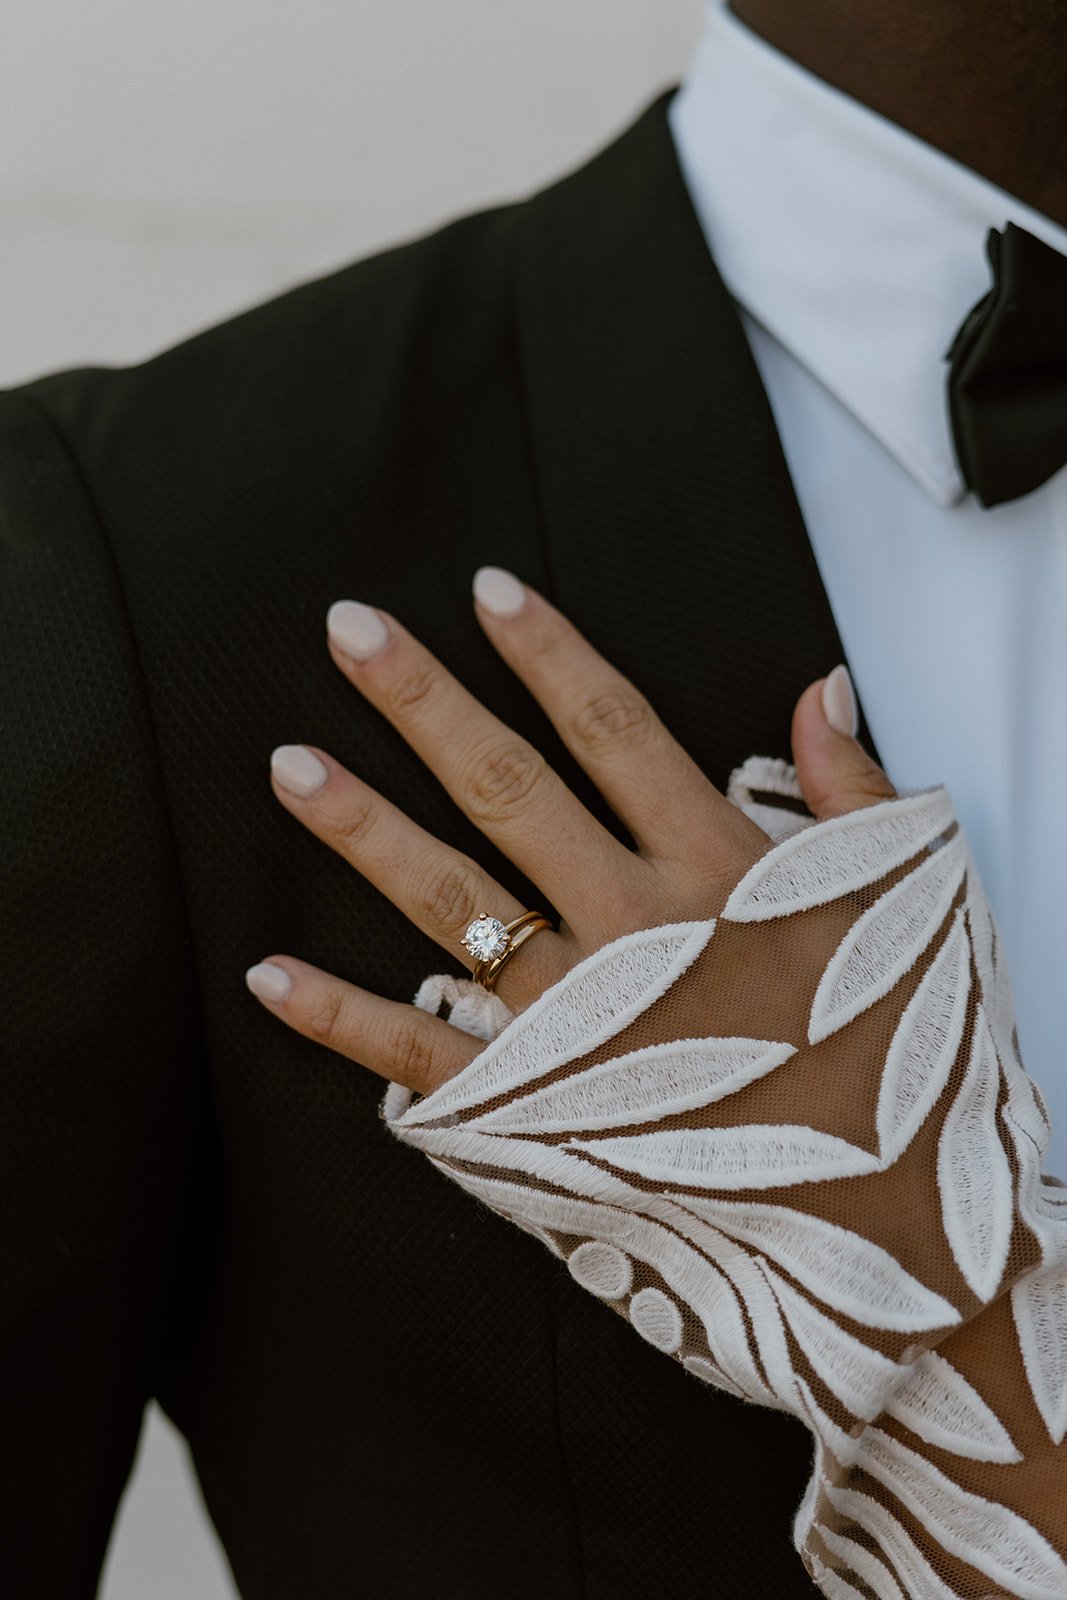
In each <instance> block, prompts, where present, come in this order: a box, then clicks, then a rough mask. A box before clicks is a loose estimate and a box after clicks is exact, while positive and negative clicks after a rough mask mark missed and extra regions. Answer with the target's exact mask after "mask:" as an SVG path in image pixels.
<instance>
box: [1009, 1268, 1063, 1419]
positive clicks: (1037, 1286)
mask: <svg viewBox="0 0 1067 1600" xmlns="http://www.w3.org/2000/svg"><path fill="white" fill-rule="evenodd" d="M1011 1310H1012V1316H1013V1317H1014V1319H1015V1329H1016V1332H1017V1333H1018V1335H1019V1349H1020V1351H1021V1352H1022V1358H1023V1363H1024V1365H1025V1367H1026V1377H1027V1380H1028V1382H1029V1384H1030V1392H1031V1393H1032V1395H1033V1397H1034V1404H1035V1405H1036V1407H1037V1409H1038V1411H1039V1412H1040V1413H1041V1416H1042V1418H1043V1420H1044V1423H1045V1427H1046V1428H1047V1429H1048V1431H1049V1437H1050V1438H1051V1440H1052V1442H1053V1444H1055V1445H1061V1444H1062V1443H1063V1441H1064V1437H1065V1436H1067V1266H1063V1267H1060V1268H1057V1267H1052V1268H1050V1269H1046V1270H1045V1271H1043V1272H1042V1271H1040V1270H1039V1271H1037V1272H1033V1273H1030V1274H1028V1275H1027V1277H1025V1278H1020V1279H1019V1282H1018V1283H1017V1284H1016V1285H1015V1286H1014V1288H1013V1289H1012V1291H1011Z"/></svg>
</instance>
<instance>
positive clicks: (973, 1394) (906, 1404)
mask: <svg viewBox="0 0 1067 1600" xmlns="http://www.w3.org/2000/svg"><path fill="white" fill-rule="evenodd" d="M885 1409H886V1412H887V1413H888V1415H889V1416H891V1417H896V1419H897V1421H898V1422H903V1423H904V1425H905V1427H908V1428H910V1429H911V1431H912V1433H916V1434H918V1436H919V1438H920V1439H925V1440H926V1442H927V1443H928V1444H936V1445H940V1446H941V1448H942V1449H943V1450H951V1451H953V1452H954V1454H956V1455H958V1456H967V1457H968V1458H969V1459H970V1460H971V1461H1005V1462H1010V1461H1021V1460H1022V1459H1023V1458H1022V1455H1021V1454H1020V1452H1019V1451H1018V1450H1017V1449H1016V1447H1015V1443H1014V1441H1013V1439H1012V1437H1011V1434H1010V1433H1009V1432H1008V1430H1007V1428H1005V1426H1004V1424H1003V1423H1002V1422H1001V1420H1000V1418H999V1417H998V1416H997V1414H996V1412H995V1411H993V1409H992V1408H991V1407H990V1406H989V1405H987V1404H986V1402H985V1401H984V1400H983V1399H982V1396H981V1395H980V1394H979V1393H978V1391H977V1389H975V1388H974V1387H973V1385H972V1384H970V1383H968V1381H967V1379H966V1378H965V1377H964V1376H963V1374H962V1372H958V1371H957V1369H956V1368H955V1367H954V1366H953V1365H952V1363H951V1362H949V1361H946V1360H945V1358H944V1356H941V1355H938V1353H937V1351H936V1350H925V1351H924V1352H923V1354H922V1355H921V1356H920V1357H919V1359H918V1360H917V1361H916V1363H915V1367H914V1371H913V1373H912V1376H911V1377H910V1378H909V1379H908V1380H907V1381H906V1382H905V1383H903V1384H902V1385H901V1387H900V1388H899V1389H898V1390H897V1391H896V1393H895V1394H894V1395H893V1397H892V1399H891V1400H890V1401H889V1403H888V1405H887V1406H886V1408H885ZM872 1420H873V1419H872Z"/></svg>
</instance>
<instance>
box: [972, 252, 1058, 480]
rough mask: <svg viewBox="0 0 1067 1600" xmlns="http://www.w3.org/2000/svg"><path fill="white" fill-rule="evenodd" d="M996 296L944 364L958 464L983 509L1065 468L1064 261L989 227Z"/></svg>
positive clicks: (982, 306)
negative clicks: (948, 363)
mask: <svg viewBox="0 0 1067 1600" xmlns="http://www.w3.org/2000/svg"><path fill="white" fill-rule="evenodd" d="M986 253H987V254H988V256H989V261H990V265H991V266H992V268H993V287H992V289H991V290H990V291H989V293H988V294H987V295H985V296H984V298H983V299H981V300H979V302H978V304H977V305H976V306H975V307H974V310H973V311H972V312H971V313H970V315H969V316H968V317H966V318H965V320H964V322H963V325H962V327H961V328H960V330H959V332H958V333H957V334H956V337H955V339H954V340H953V343H952V348H951V349H950V350H949V352H948V354H947V356H946V357H945V359H946V360H947V361H949V362H951V366H950V368H949V374H948V398H949V412H950V414H951V417H952V432H953V435H954V437H955V441H956V455H957V457H958V459H959V463H960V468H961V470H962V472H963V476H964V478H965V479H966V481H967V485H968V487H969V488H971V489H973V490H974V492H975V494H976V495H977V497H978V499H979V500H980V501H981V502H982V504H983V505H984V506H995V505H1000V504H1001V502H1002V501H1004V500H1017V499H1018V498H1019V496H1020V495H1024V494H1029V493H1030V491H1031V490H1032V489H1037V488H1039V487H1040V485H1041V484H1043V483H1044V482H1045V480H1046V479H1047V478H1051V477H1052V474H1053V473H1054V472H1058V471H1059V469H1060V468H1061V467H1062V466H1063V465H1064V464H1065V463H1067V256H1062V255H1060V253H1059V251H1057V250H1053V249H1052V247H1051V246H1050V245H1047V244H1045V243H1043V241H1042V240H1040V239H1035V238H1034V236H1033V234H1032V233H1027V232H1026V231H1025V230H1024V229H1023V228H1017V227H1016V226H1015V224H1014V223H1013V222H1009V223H1008V225H1007V227H1006V228H1005V229H1004V231H1003V233H998V232H997V230H996V229H995V228H991V229H990V230H989V233H988V235H987V237H986Z"/></svg>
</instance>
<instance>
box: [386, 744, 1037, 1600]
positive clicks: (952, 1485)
mask: <svg viewBox="0 0 1067 1600" xmlns="http://www.w3.org/2000/svg"><path fill="white" fill-rule="evenodd" d="M729 794H730V798H731V799H732V800H734V802H735V803H736V804H739V805H741V806H742V808H743V809H744V810H745V811H746V812H747V813H748V814H749V815H750V816H752V817H753V819H754V820H755V821H757V822H758V823H759V824H760V826H762V827H763V828H764V829H765V830H766V831H767V832H768V834H769V841H768V849H767V852H766V854H765V855H764V856H763V857H762V858H761V859H760V860H759V861H758V862H757V863H756V865H755V866H754V867H752V869H751V870H750V871H749V872H748V873H747V874H746V875H745V876H744V878H743V879H742V880H741V881H740V882H739V883H738V884H737V885H736V886H735V887H734V889H733V891H732V893H731V894H730V896H729V898H728V900H727V902H726V904H725V906H723V907H722V909H721V910H720V911H719V914H718V915H717V916H716V917H709V918H708V919H707V920H704V921H693V922H685V923H676V924H670V925H664V926H661V927H655V928H649V929H643V930H640V931H637V932H633V933H629V934H626V935H625V936H624V937H622V938H620V939H618V940H616V941H615V942H613V943H611V944H609V945H607V946H605V947H604V948H602V949H601V950H599V951H597V952H596V953H595V954H593V955H591V956H589V957H587V958H586V959H585V960H583V961H582V962H581V963H580V964H579V965H578V966H576V967H575V968H574V969H572V971H571V972H570V973H568V974H567V976H566V977H565V978H563V979H562V980H561V981H560V982H559V983H557V984H556V985H554V986H553V987H552V988H551V989H549V990H547V991H546V992H545V993H544V994H543V995H542V996H540V998H539V999H538V1000H536V1001H535V1002H534V1003H533V1004H532V1005H530V1006H529V1007H528V1008H527V1009H526V1010H525V1011H523V1012H521V1013H519V1014H518V1015H517V1016H512V1014H511V1013H510V1012H508V1011H507V1008H506V1007H504V1006H503V1005H502V1003H501V1002H499V1001H498V1000H495V999H494V998H493V997H490V996H487V995H486V994H485V992H484V991H482V990H477V989H476V986H474V985H472V984H471V983H469V982H468V981H467V980H463V979H460V980H458V981H457V980H454V979H445V978H433V979H430V980H428V982H427V984H425V985H424V986H423V989H422V990H420V994H419V997H418V1002H419V1003H420V1004H423V1005H425V1006H428V1007H430V1008H433V1009H436V1008H437V1006H438V1004H439V1002H440V1001H441V999H442V998H444V999H445V1000H446V1002H447V1001H451V1002H452V1003H453V1010H452V1012H451V1018H452V1020H453V1021H455V1022H456V1023H457V1024H460V1025H462V1026H464V1027H466V1028H467V1029H468V1030H469V1031H471V1032H475V1033H479V1034H480V1035H481V1036H482V1037H484V1038H486V1039H487V1043H486V1047H485V1049H484V1050H482V1051H481V1052H480V1054H479V1055H478V1056H477V1057H476V1059H475V1060H474V1061H472V1062H471V1063H470V1064H469V1066H467V1067H466V1068H465V1069H464V1070H463V1071H462V1072H461V1073H460V1074H458V1076H456V1077H455V1078H453V1079H452V1080H450V1081H449V1082H448V1083H446V1084H444V1085H442V1086H441V1087H440V1088H438V1089H437V1090H435V1091H434V1092H433V1093H432V1094H430V1095H427V1096H423V1097H421V1098H418V1097H413V1096H412V1095H411V1094H410V1092H409V1091H407V1090H405V1089H403V1088H402V1087H401V1086H399V1085H392V1086H391V1087H390V1088H389V1090H388V1091H387V1094H386V1096H385V1098H384V1100H383V1102H382V1116H383V1118H384V1119H385V1121H386V1123H387V1125H388V1126H389V1128H390V1129H391V1130H392V1132H393V1133H394V1134H395V1135H396V1136H397V1138H399V1139H401V1140H402V1141H404V1142H405V1143H406V1144H409V1145H411V1146H413V1147H414V1148H415V1149H416V1150H419V1151H422V1152H423V1153H424V1154H425V1156H426V1157H427V1159H428V1160H430V1161H431V1162H433V1164H434V1165H435V1166H436V1167H438V1168H439V1169H440V1171H441V1172H442V1173H445V1174H446V1175H447V1176H448V1177H449V1178H450V1179H452V1180H453V1181H454V1182H456V1183H458V1184H460V1185H461V1186H462V1187H463V1188H464V1189H466V1190H467V1191H468V1192H469V1193H470V1194H471V1195H472V1196H474V1197H475V1199H477V1200H478V1201H481V1202H483V1203H484V1204H485V1205H487V1206H489V1207H490V1208H491V1209H492V1210H494V1211H496V1212H498V1213H500V1214H501V1215H502V1216H504V1217H507V1218H508V1219H509V1220H511V1221H512V1222H514V1223H516V1224H517V1225H518V1226H519V1227H521V1228H524V1229H525V1230H526V1231H527V1232H529V1233H532V1234H534V1235H536V1236H537V1237H538V1238H539V1239H540V1240H542V1241H543V1243H544V1244H545V1245H546V1246H547V1248H548V1249H550V1250H551V1251H552V1252H553V1253H554V1254H555V1255H557V1256H559V1257H561V1258H563V1259H565V1260H566V1262H567V1265H568V1268H569V1270H570V1272H571V1274H572V1275H573V1277H574V1278H575V1279H576V1281H577V1282H578V1283H579V1284H581V1285H582V1286H583V1287H584V1288H585V1289H587V1290H588V1291H589V1292H590V1293H592V1294H594V1295H596V1296H598V1297H599V1298H600V1299H602V1300H603V1301H604V1302H605V1304H606V1305H607V1306H609V1307H610V1308H611V1309H612V1310H614V1311H616V1312H618V1313H619V1314H620V1315H622V1316H624V1317H626V1318H627V1319H628V1320H629V1321H630V1323H631V1324H632V1326H633V1328H634V1330H635V1332H636V1333H637V1334H638V1335H640V1337H642V1338H644V1339H646V1340H648V1341H649V1342H650V1343H651V1344H652V1345H654V1346H655V1347H657V1348H658V1349H660V1350H662V1351H663V1352H664V1353H665V1354H666V1355H668V1356H670V1357H672V1358H673V1359H674V1360H676V1361H678V1362H680V1363H681V1364H682V1365H683V1366H684V1367H685V1368H686V1370H687V1371H688V1372H690V1373H691V1374H692V1375H693V1378H694V1381H698V1382H702V1383H708V1384H714V1385H717V1386H718V1387H720V1388H722V1389H725V1390H727V1391H728V1392H729V1393H730V1394H732V1395H735V1396H736V1397H737V1398H738V1399H739V1400H741V1401H745V1402H749V1403H752V1404H756V1405H761V1406H770V1407H774V1408H777V1409H780V1410H784V1411H788V1412H791V1413H793V1414H794V1415H796V1416H797V1417H799V1418H800V1419H801V1420H802V1421H803V1422H804V1423H805V1424H806V1425H807V1426H808V1427H809V1428H810V1430H811V1432H812V1434H813V1437H814V1459H813V1468H812V1474H811V1478H810V1481H809V1484H808V1488H807V1491H806V1493H805V1496H804V1499H803V1501H802V1503H801V1505H800V1506H799V1507H798V1509H797V1513H796V1517H795V1521H794V1525H793V1542H794V1544H795V1546H796V1548H797V1550H798V1552H799V1553H800V1556H801V1558H802V1560H803V1561H804V1564H805V1566H806V1567H807V1570H808V1571H809V1572H810V1574H811V1575H812V1577H813V1579H814V1580H815V1582H816V1583H817V1584H818V1586H819V1587H820V1588H821V1589H822V1591H823V1593H824V1594H826V1595H827V1596H829V1597H831V1600H838V1597H852V1596H860V1597H865V1596H870V1595H874V1596H876V1597H878V1600H900V1597H921V1600H927V1597H929V1600H947V1597H950V1596H952V1597H957V1600H982V1597H986V1596H990V1595H1000V1594H1007V1595H1013V1596H1025V1597H1027V1600H1064V1597H1065V1596H1067V1444H1065V1438H1064V1436H1065V1432H1067V1186H1064V1185H1063V1184H1062V1183H1061V1182H1060V1181H1059V1180H1058V1179H1056V1178H1055V1177H1052V1176H1050V1175H1047V1174H1044V1173H1043V1172H1042V1158H1043V1156H1044V1152H1045V1150H1046V1148H1047V1144H1048V1132H1049V1127H1048V1117H1047V1113H1046V1111H1045V1108H1044V1105H1043V1103H1042V1100H1041V1096H1040V1093H1039V1091H1038V1090H1037V1088H1036V1086H1035V1085H1034V1084H1033V1083H1032V1082H1031V1080H1030V1079H1029V1078H1028V1077H1027V1075H1026V1072H1025V1070H1024V1068H1023V1065H1022V1062H1021V1060H1020V1057H1019V1051H1018V1040H1017V1036H1016V1033H1015V1028H1014V1024H1013V1018H1012V1000H1011V990H1010V983H1009V978H1008V974H1007V972H1006V970H1005V966H1004V963H1003V961H1002V959H1001V954H1000V949H999V944H998V938H997V932H996V928H995V925H994V921H993V917H992V914H991V912H990V908H989V905H988V903H987V901H986V898H985V895H984V894H983V891H982V887H981V883H980V881H979V877H978V874H977V872H976V870H975V866H974V862H973V859H972V858H971V855H970V852H969V850H968V846H967V842H966V839H965V836H964V834H963V832H962V830H961V829H960V828H959V826H958V824H957V821H956V818H955V816H954V813H953V808H952V804H951V800H950V798H949V796H948V794H947V792H946V791H945V790H944V789H943V788H935V789H931V790H926V791H922V792H917V793H911V794H906V795H903V796H901V797H899V798H897V799H894V800H890V801H885V802H882V803H880V804H878V805H875V806H871V807H868V808H866V809H863V810H860V811H857V812H854V813H852V814H850V815H849V816H847V817H842V818H834V819H831V820H827V821H824V822H815V821H813V820H812V819H810V818H805V817H803V816H801V817H798V816H797V814H796V813H795V811H792V810H789V809H785V807H786V806H788V805H790V804H793V805H795V803H796V801H797V800H799V799H800V791H799V788H798V786H797V784H796V777H795V773H794V772H793V769H792V768H791V767H789V766H787V765H786V764H785V763H783V762H776V761H770V760H767V759H765V758H761V757H752V758H750V760H749V761H748V762H746V763H745V765H744V767H742V768H740V769H738V771H737V772H736V773H735V774H734V776H733V778H732V780H731V784H730V789H729ZM515 959H516V960H521V959H522V957H521V954H518V953H517V954H516V957H515ZM753 1493H758V1485H755V1484H754V1485H753Z"/></svg>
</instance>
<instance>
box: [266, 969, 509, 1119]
mask: <svg viewBox="0 0 1067 1600" xmlns="http://www.w3.org/2000/svg"><path fill="white" fill-rule="evenodd" d="M245 983H246V984H247V985H248V987H249V989H250V990H251V991H252V993H253V994H254V995H255V996H256V999H257V1000H260V1001H262V1003H263V1005H264V1007H265V1008H266V1009H267V1010H268V1011H273V1012H274V1014H275V1015H276V1016H277V1017H280V1018H281V1020H282V1021H283V1022H284V1023H286V1024H287V1026H289V1027H290V1028H293V1029H295V1031H296V1032H297V1033H302V1034H304V1035H305V1036H306V1037H307V1038H308V1039H313V1040H314V1041H315V1042H316V1043H317V1044H324V1045H325V1046H326V1047H327V1049H329V1050H335V1051H336V1052H337V1053H338V1055H342V1056H347V1057H348V1059H349V1060H350V1061H355V1062H357V1063H358V1064H359V1065H361V1066H364V1067H369V1068H370V1069H371V1071H372V1072H377V1073H378V1074H379V1075H380V1076H381V1077H383V1078H388V1079H389V1080H390V1081H391V1082H392V1083H402V1084H403V1085H404V1087H405V1088H406V1089H411V1090H412V1091H413V1092H414V1093H415V1094H420V1095H426V1094H430V1093H432V1091H433V1090H434V1089H437V1088H439V1087H440V1085H441V1084H442V1083H445V1082H446V1081H447V1080H448V1079H449V1078H453V1077H455V1075H456V1073H457V1072H460V1071H462V1069H463V1068H464V1067H465V1066H466V1065H467V1064H468V1062H470V1061H473V1060H474V1057H475V1056H476V1055H477V1054H478V1053H479V1051H481V1050H484V1049H485V1044H484V1041H483V1040H481V1039H475V1038H473V1037H472V1036H471V1035H470V1034H468V1033H465V1032H464V1031H463V1030H462V1029H461V1028H457V1027H455V1026H454V1025H453V1024H452V1023H450V1022H446V1021H445V1020H444V1019H443V1018H442V1017H435V1016H433V1015H432V1014H431V1013H430V1012H428V1011H421V1010H420V1009H419V1008H418V1006H409V1005H404V1004H402V1003H401V1002H400V1001H398V1000H385V999H383V998H382V996H381V995H377V994H372V993H371V991H370V990H369V989H360V988H358V987H357V985H356V984H354V983H345V982H344V980H343V979H341V978H335V977H332V976H331V974H330V973H328V972H323V971H322V970H321V968H319V967H313V966H311V965H310V964H309V963H308V962H306V961H298V960H297V959H296V958H295V957H294V956H271V957H269V959H268V960H266V961H259V962H257V963H256V965H255V966H252V967H249V968H248V971H247V972H246V973H245Z"/></svg>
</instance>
